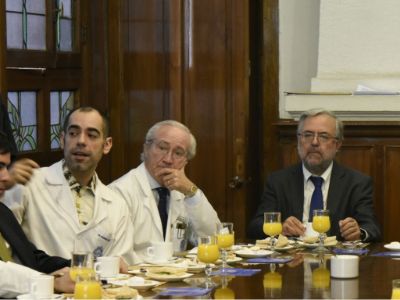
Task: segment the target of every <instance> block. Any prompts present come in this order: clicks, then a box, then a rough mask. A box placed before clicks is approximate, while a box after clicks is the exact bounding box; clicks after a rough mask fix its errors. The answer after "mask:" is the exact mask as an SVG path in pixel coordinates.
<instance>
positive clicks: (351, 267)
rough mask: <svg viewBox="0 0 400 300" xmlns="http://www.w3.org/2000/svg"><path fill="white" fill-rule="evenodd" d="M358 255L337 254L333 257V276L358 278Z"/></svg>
mask: <svg viewBox="0 0 400 300" xmlns="http://www.w3.org/2000/svg"><path fill="white" fill-rule="evenodd" d="M359 260H360V259H359V257H358V256H357V255H336V256H332V257H331V277H334V278H356V277H358V262H359Z"/></svg>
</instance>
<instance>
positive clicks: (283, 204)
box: [248, 162, 381, 241]
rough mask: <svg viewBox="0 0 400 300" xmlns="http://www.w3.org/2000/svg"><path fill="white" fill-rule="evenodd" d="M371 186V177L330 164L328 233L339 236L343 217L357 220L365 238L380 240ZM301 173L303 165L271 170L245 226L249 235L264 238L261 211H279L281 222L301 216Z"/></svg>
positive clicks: (300, 218) (302, 182)
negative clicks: (260, 197)
mask: <svg viewBox="0 0 400 300" xmlns="http://www.w3.org/2000/svg"><path fill="white" fill-rule="evenodd" d="M372 195H373V188H372V180H371V178H370V177H368V176H366V175H364V174H362V173H360V172H357V171H355V170H351V169H348V168H345V167H343V166H341V165H339V164H338V163H336V162H334V163H333V168H332V174H331V181H330V185H329V191H328V199H327V209H329V213H330V214H329V215H330V219H331V229H330V231H329V232H328V235H336V237H337V238H338V239H342V238H341V235H340V230H339V221H340V220H343V219H345V218H346V217H352V218H354V219H356V220H357V222H358V224H359V226H360V227H361V228H363V229H364V230H366V231H367V232H368V241H379V240H380V239H381V231H380V228H379V225H378V222H377V220H376V217H375V213H374V206H373V197H372ZM303 205H304V175H303V169H302V164H301V163H299V164H297V165H294V166H291V167H289V168H286V169H283V170H280V171H277V172H274V173H272V174H271V175H270V176H269V178H268V179H267V183H266V186H265V189H264V193H263V195H262V199H261V203H260V205H259V207H258V210H257V213H256V215H255V217H254V218H253V219H252V220H251V222H250V225H249V228H248V236H249V237H251V238H258V239H261V238H265V234H264V233H263V231H262V225H263V222H264V212H267V211H280V212H281V217H282V222H284V221H285V220H286V219H287V218H288V217H290V216H294V217H296V218H297V219H299V220H300V221H301V220H302V219H303Z"/></svg>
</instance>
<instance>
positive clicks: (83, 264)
mask: <svg viewBox="0 0 400 300" xmlns="http://www.w3.org/2000/svg"><path fill="white" fill-rule="evenodd" d="M69 276H70V277H71V280H72V281H75V282H76V278H77V277H78V276H80V277H81V279H83V278H89V277H90V276H95V271H94V269H93V259H92V256H91V254H90V253H88V252H73V253H72V258H71V268H70V269H69Z"/></svg>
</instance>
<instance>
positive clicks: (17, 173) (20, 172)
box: [7, 158, 39, 188]
mask: <svg viewBox="0 0 400 300" xmlns="http://www.w3.org/2000/svg"><path fill="white" fill-rule="evenodd" d="M36 168H39V165H38V164H37V163H36V162H35V161H33V160H31V159H29V158H22V159H20V160H17V161H15V162H14V163H13V164H12V165H11V167H10V169H9V173H10V181H9V182H7V188H11V187H12V186H14V185H15V184H16V183H20V184H26V183H27V182H28V181H29V179H31V177H32V174H33V170H34V169H36Z"/></svg>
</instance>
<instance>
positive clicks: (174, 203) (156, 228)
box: [109, 163, 219, 261]
mask: <svg viewBox="0 0 400 300" xmlns="http://www.w3.org/2000/svg"><path fill="white" fill-rule="evenodd" d="M148 178H149V177H148V172H147V170H146V167H145V165H144V163H142V164H141V165H140V166H139V167H137V168H136V169H132V170H131V171H129V172H128V173H127V174H125V175H124V176H122V177H120V178H119V179H117V180H115V181H114V182H112V183H111V184H110V185H109V187H111V188H112V189H113V190H115V191H116V192H118V193H119V194H120V195H122V197H123V198H124V199H125V201H126V203H127V204H128V206H129V210H130V212H131V217H132V220H133V226H134V232H135V235H134V249H135V252H136V254H137V255H138V256H139V257H140V258H141V259H142V260H145V261H146V249H147V247H149V246H151V242H156V241H163V240H164V238H163V232H162V224H161V219H160V214H159V212H158V208H157V203H156V200H155V198H154V194H153V191H152V189H151V187H150V183H149V180H148ZM193 198H197V199H185V195H184V194H182V193H180V192H178V191H171V194H170V202H169V211H168V223H167V231H166V239H165V240H166V241H173V239H174V237H173V233H172V232H173V230H172V229H171V226H172V225H173V224H174V223H175V222H176V221H177V220H178V219H179V220H186V221H187V225H188V227H187V228H188V230H189V231H190V232H188V233H187V234H186V238H191V239H192V238H193V237H194V236H196V235H197V236H202V235H210V234H214V233H215V231H216V223H217V222H219V219H218V215H217V213H216V211H215V210H214V208H213V207H212V206H211V204H210V203H209V202H208V200H207V198H206V197H205V195H204V194H203V192H201V191H200V190H198V191H197V193H196V195H195V196H194V197H193Z"/></svg>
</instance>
